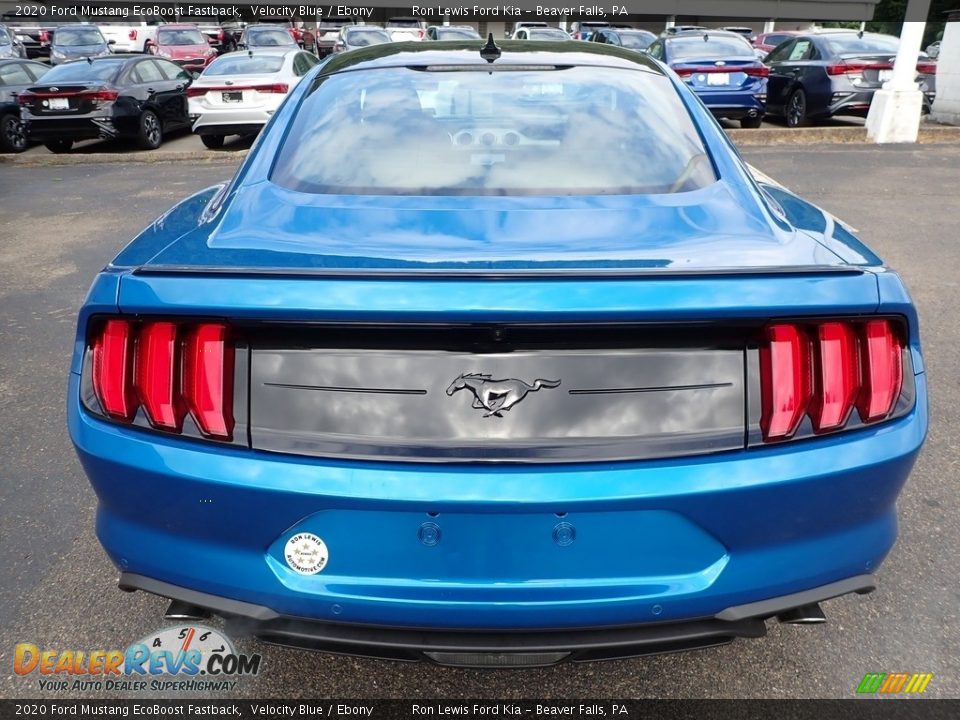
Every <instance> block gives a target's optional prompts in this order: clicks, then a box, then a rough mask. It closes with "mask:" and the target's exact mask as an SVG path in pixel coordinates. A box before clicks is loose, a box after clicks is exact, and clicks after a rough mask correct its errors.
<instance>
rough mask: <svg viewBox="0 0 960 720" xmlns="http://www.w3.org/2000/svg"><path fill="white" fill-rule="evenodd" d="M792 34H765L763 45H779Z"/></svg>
mask: <svg viewBox="0 0 960 720" xmlns="http://www.w3.org/2000/svg"><path fill="white" fill-rule="evenodd" d="M791 37H792V36H791V35H766V36H764V38H763V44H764V45H774V46H776V45H779V44H780V43H782V42H786V41H787V40H789V39H790V38H791Z"/></svg>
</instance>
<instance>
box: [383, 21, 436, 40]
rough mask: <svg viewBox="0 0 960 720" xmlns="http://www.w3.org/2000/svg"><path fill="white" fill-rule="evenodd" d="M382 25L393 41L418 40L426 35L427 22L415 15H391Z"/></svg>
mask: <svg viewBox="0 0 960 720" xmlns="http://www.w3.org/2000/svg"><path fill="white" fill-rule="evenodd" d="M383 27H384V28H385V29H386V31H387V32H388V33H390V38H391V39H392V40H393V41H394V42H409V41H411V40H412V41H414V42H419V41H420V40H423V39H424V37H426V35H427V23H426V22H425V21H424V20H420V19H419V18H415V17H392V18H390V19H389V20H387V22H385V23H384V25H383Z"/></svg>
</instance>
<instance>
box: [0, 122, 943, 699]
mask: <svg viewBox="0 0 960 720" xmlns="http://www.w3.org/2000/svg"><path fill="white" fill-rule="evenodd" d="M184 139H185V141H189V140H191V138H190V137H189V136H185V138H184ZM38 152H46V150H45V149H42V148H40V149H39V150H38ZM743 154H744V156H745V158H746V159H747V161H748V162H750V163H752V164H754V165H755V166H757V167H758V168H759V169H760V170H762V171H763V172H765V173H767V174H769V175H770V176H772V177H774V178H776V179H777V180H779V181H780V182H782V183H783V184H785V185H787V186H789V187H790V188H792V189H793V190H795V191H797V192H798V193H800V194H802V195H804V196H805V197H807V198H809V199H811V200H813V201H814V202H816V203H818V204H820V205H822V206H824V207H825V208H826V209H828V210H830V211H831V212H833V213H835V214H836V215H838V216H839V217H841V218H842V219H844V220H846V221H847V222H848V223H850V224H851V225H853V226H854V227H856V228H858V230H859V233H860V236H861V237H862V238H863V239H865V240H866V241H867V242H868V244H870V245H871V246H872V247H873V248H874V249H875V250H877V251H878V252H879V253H880V254H881V255H882V256H883V257H884V258H885V259H886V260H887V261H888V263H889V264H890V265H892V266H893V267H895V268H897V269H898V270H900V271H901V272H902V274H903V275H904V277H905V279H906V281H907V284H908V286H909V287H910V288H911V290H912V293H913V296H914V299H915V301H916V302H917V305H918V306H919V311H920V316H921V323H922V333H923V340H924V343H925V351H926V368H927V372H928V374H929V383H930V392H931V396H930V408H931V426H930V427H931V429H930V435H929V439H928V442H927V445H926V447H925V450H924V452H923V454H922V455H921V457H920V460H919V462H918V464H917V466H916V468H915V470H914V473H913V476H912V478H911V480H910V482H909V483H908V485H907V487H906V489H905V491H904V493H903V495H902V496H901V500H900V517H901V538H900V541H899V543H898V545H897V546H896V548H895V549H894V550H893V552H892V554H891V555H890V557H889V558H888V559H887V562H886V563H885V564H884V566H883V567H882V568H881V570H880V572H879V589H878V590H877V592H875V593H873V594H872V595H869V596H865V597H854V598H841V599H838V600H834V601H831V602H829V603H826V604H825V606H824V608H825V611H826V613H827V616H828V618H829V620H830V622H829V623H828V624H827V625H825V626H819V627H813V628H805V627H797V626H778V625H775V624H772V623H771V624H770V626H769V635H768V636H767V637H766V638H764V639H762V640H755V641H738V642H736V643H734V644H732V645H728V646H725V647H721V648H715V649H710V650H703V651H698V652H693V653H686V654H680V655H668V656H660V657H651V658H641V659H636V660H629V661H618V662H608V663H600V664H589V665H560V666H556V667H552V668H547V669H539V670H517V671H511V670H496V671H478V670H460V669H449V668H440V667H435V666H431V665H425V664H420V665H408V664H400V663H387V662H378V661H370V660H361V659H351V658H337V657H330V656H325V655H318V654H309V653H304V652H300V651H295V650H288V649H281V648H274V647H268V646H265V645H262V644H260V643H257V642H255V641H252V640H250V639H243V640H240V641H239V643H238V644H239V646H240V648H241V649H242V650H243V651H245V652H260V653H262V654H263V656H264V666H263V671H262V672H261V674H260V675H259V676H258V677H256V678H253V679H248V680H245V681H243V682H241V683H240V685H239V686H238V687H237V689H236V691H235V692H236V694H238V695H242V696H248V697H285V698H294V697H340V698H380V697H409V698H431V697H445V698H454V697H464V698H466V697H473V698H534V699H539V698H544V699H547V698H578V697H579V698H593V697H692V698H717V697H737V698H739V697H768V698H786V697H797V698H799V697H838V698H850V697H853V696H854V690H855V688H856V686H857V683H858V682H859V680H860V678H862V677H863V675H864V673H866V672H894V671H897V672H900V671H902V672H929V673H933V674H934V678H933V681H932V682H931V684H930V686H929V687H928V690H927V693H926V694H927V696H932V697H960V654H958V653H957V648H958V647H960V591H958V587H957V577H958V576H960V559H958V556H957V555H956V553H954V552H953V549H954V548H957V547H960V510H958V503H957V499H956V498H957V479H958V471H960V442H958V440H957V433H956V430H955V428H956V427H958V426H960V409H958V408H960V382H958V380H957V378H958V377H960V356H958V354H957V352H956V347H957V344H958V329H957V322H956V318H955V315H956V312H957V309H956V303H957V298H958V297H960V286H958V281H957V274H956V268H957V267H958V266H960V246H958V244H957V228H958V227H960V193H958V191H957V189H958V168H960V146H956V145H953V146H937V145H928V146H922V147H921V146H916V147H914V146H904V147H883V148H877V147H873V146H859V145H858V146H817V145H807V146H805V147H804V148H803V151H802V152H798V151H797V149H796V148H789V147H787V148H781V147H771V148H746V149H745V150H744V151H743ZM234 167H235V161H234V160H231V158H230V156H229V154H227V153H225V154H224V158H223V160H222V161H218V162H207V163H204V164H191V163H153V164H121V163H116V164H98V165H83V164H78V165H70V166H53V167H30V166H18V165H13V164H7V165H0V198H2V201H0V307H2V308H3V312H2V317H0V437H2V438H3V439H2V442H0V488H2V502H0V668H3V672H2V673H0V697H4V698H10V697H38V696H43V693H42V692H40V691H39V690H38V686H37V680H36V677H35V676H33V677H30V678H23V677H19V676H16V675H14V673H13V672H12V667H13V664H12V655H13V647H14V645H15V643H18V642H32V643H35V644H37V645H39V646H41V647H48V648H58V649H61V650H64V649H84V650H86V649H96V648H99V649H110V648H122V647H126V645H128V644H129V643H131V642H133V641H134V640H136V639H138V638H140V637H143V636H144V635H146V634H147V633H148V632H151V631H154V630H156V629H157V628H159V627H161V626H164V625H168V623H165V622H164V621H163V620H162V617H161V615H162V612H163V611H164V609H165V607H166V604H165V602H164V601H163V600H160V599H158V598H155V597H151V596H148V595H144V594H142V593H137V594H133V595H128V594H125V593H122V592H120V591H118V590H117V589H116V571H115V570H114V568H113V567H112V565H111V564H110V563H109V562H108V561H107V559H106V557H105V556H104V554H103V552H102V551H101V549H100V547H99V545H98V543H97V541H96V539H95V537H94V534H93V516H94V509H95V497H94V495H93V492H92V491H91V490H90V488H89V485H88V484H87V481H86V478H85V477H84V475H83V473H82V471H81V469H80V466H79V464H78V462H77V460H76V458H75V456H74V454H73V450H72V448H71V447H70V443H69V440H68V438H67V433H66V429H65V420H64V407H63V406H64V388H65V382H66V376H67V365H68V359H69V353H70V349H71V342H72V338H73V332H74V319H75V313H76V310H77V308H78V307H79V305H80V304H81V302H82V300H83V297H84V293H85V292H86V289H87V287H88V285H89V283H90V280H91V278H92V277H93V275H94V274H95V273H96V271H97V270H98V269H99V268H100V267H102V265H103V264H104V263H105V262H106V261H107V260H108V259H109V258H110V257H112V256H113V255H114V254H115V253H116V252H117V250H119V248H120V247H122V246H123V245H124V244H125V243H126V242H127V241H128V240H129V239H130V238H131V237H133V235H134V234H136V232H137V231H138V230H139V229H140V228H142V227H143V226H144V225H146V224H147V223H148V222H150V221H151V220H152V219H153V218H154V217H156V216H157V215H158V214H159V213H161V212H163V211H164V210H165V209H167V208H168V207H169V206H170V205H171V204H172V203H173V202H175V201H176V200H177V199H179V198H182V197H183V196H185V195H187V194H189V193H191V192H193V191H195V190H197V189H200V188H202V187H205V186H208V185H211V184H213V183H215V182H218V181H220V180H223V179H226V178H228V177H229V176H230V174H231V173H232V172H233V169H234ZM184 562H190V558H184ZM214 624H215V625H216V624H217V623H214ZM104 694H106V695H115V694H114V693H104ZM119 695H121V696H122V695H124V693H119ZM93 696H95V694H94V693H91V694H89V697H93ZM47 697H51V696H50V695H48V696H47ZM84 697H87V696H86V695H85V696H84Z"/></svg>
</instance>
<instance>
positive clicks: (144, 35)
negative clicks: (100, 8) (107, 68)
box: [97, 20, 164, 53]
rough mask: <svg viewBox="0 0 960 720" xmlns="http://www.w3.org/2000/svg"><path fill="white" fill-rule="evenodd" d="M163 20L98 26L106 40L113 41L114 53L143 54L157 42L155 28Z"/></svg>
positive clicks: (161, 23)
mask: <svg viewBox="0 0 960 720" xmlns="http://www.w3.org/2000/svg"><path fill="white" fill-rule="evenodd" d="M163 22H164V21H163V20H141V21H139V22H126V21H125V22H122V23H103V24H102V25H98V26H97V27H99V28H100V32H102V33H103V36H104V37H105V38H106V39H107V42H110V41H111V40H113V41H114V42H113V44H112V45H111V47H112V48H113V51H114V52H133V53H145V52H148V51H149V50H150V46H151V45H153V44H154V43H155V42H156V41H157V28H158V27H159V26H160V25H163Z"/></svg>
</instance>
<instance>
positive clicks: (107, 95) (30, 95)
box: [18, 90, 120, 105]
mask: <svg viewBox="0 0 960 720" xmlns="http://www.w3.org/2000/svg"><path fill="white" fill-rule="evenodd" d="M119 96H120V94H119V93H118V92H117V91H116V90H77V91H76V92H69V91H64V92H30V91H27V92H23V93H20V95H19V96H18V101H19V103H20V104H21V105H29V104H30V103H32V102H33V101H34V100H37V99H47V98H76V99H77V100H98V101H101V102H111V101H114V100H116V99H117V98H118V97H119Z"/></svg>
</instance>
